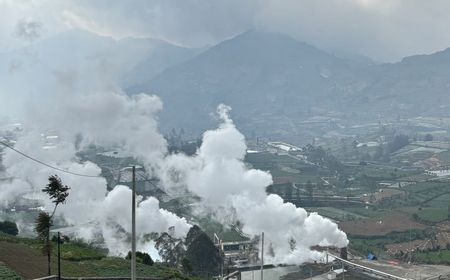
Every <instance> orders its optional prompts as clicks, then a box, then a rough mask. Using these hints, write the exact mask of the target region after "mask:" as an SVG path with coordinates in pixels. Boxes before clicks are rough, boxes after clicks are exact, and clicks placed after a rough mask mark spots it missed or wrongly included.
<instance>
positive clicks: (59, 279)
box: [58, 231, 61, 280]
mask: <svg viewBox="0 0 450 280" xmlns="http://www.w3.org/2000/svg"><path fill="white" fill-rule="evenodd" d="M58 280H61V234H60V232H59V231H58Z"/></svg>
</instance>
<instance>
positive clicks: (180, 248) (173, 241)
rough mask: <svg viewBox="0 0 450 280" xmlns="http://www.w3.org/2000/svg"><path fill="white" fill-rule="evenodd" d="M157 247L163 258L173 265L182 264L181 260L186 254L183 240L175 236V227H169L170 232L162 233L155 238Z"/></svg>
mask: <svg viewBox="0 0 450 280" xmlns="http://www.w3.org/2000/svg"><path fill="white" fill-rule="evenodd" d="M155 248H156V249H157V250H158V254H159V255H160V256H161V259H162V260H163V261H164V262H165V263H167V264H169V265H171V266H179V265H181V260H182V258H183V256H184V253H185V249H184V244H183V240H181V239H179V238H175V237H173V227H171V228H169V233H167V232H163V233H161V234H160V235H159V236H158V237H157V238H156V240H155Z"/></svg>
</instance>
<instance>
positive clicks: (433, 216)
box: [416, 208, 448, 224]
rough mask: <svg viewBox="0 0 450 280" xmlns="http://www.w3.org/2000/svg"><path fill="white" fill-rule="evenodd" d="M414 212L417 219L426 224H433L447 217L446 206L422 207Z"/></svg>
mask: <svg viewBox="0 0 450 280" xmlns="http://www.w3.org/2000/svg"><path fill="white" fill-rule="evenodd" d="M416 213H417V216H418V218H419V221H421V222H425V223H427V224H435V223H439V222H442V221H445V220H447V219H448V209H447V208H423V209H422V210H420V211H418V212H416Z"/></svg>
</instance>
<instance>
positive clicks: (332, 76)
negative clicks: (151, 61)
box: [130, 31, 365, 131]
mask: <svg viewBox="0 0 450 280" xmlns="http://www.w3.org/2000/svg"><path fill="white" fill-rule="evenodd" d="M360 67H361V66H360V64H357V63H352V62H350V61H348V60H344V59H340V58H338V57H335V56H333V55H330V54H328V53H326V52H324V51H321V50H319V49H317V48H315V47H313V46H310V45H308V44H305V43H301V42H298V41H295V40H294V39H292V38H290V37H287V36H284V35H279V34H273V33H266V32H260V31H248V32H246V33H243V34H241V35H238V36H236V37H235V38H232V39H231V40H228V41H225V42H222V43H220V44H218V45H216V46H214V47H212V48H210V49H209V50H207V51H205V52H204V53H201V54H200V55H198V56H196V57H195V58H193V59H191V60H188V61H187V62H184V63H182V64H180V65H177V66H174V67H171V68H169V69H167V70H165V71H163V72H162V73H161V74H159V75H158V76H156V77H155V78H154V79H153V80H151V81H149V82H147V83H145V84H142V85H139V86H135V87H132V88H130V92H139V91H146V92H155V93H156V94H158V95H159V96H161V98H162V99H163V101H164V104H165V110H164V112H163V115H162V122H163V125H165V126H171V127H180V126H181V127H187V128H190V129H194V130H198V131H200V130H202V129H203V128H204V127H207V126H209V125H210V124H211V121H212V118H211V116H210V114H211V112H214V110H215V107H216V106H217V104H219V103H222V102H223V103H226V104H228V105H230V106H232V107H233V116H234V117H235V119H236V121H237V122H238V123H240V124H241V125H243V126H245V125H246V124H247V125H248V126H253V125H255V122H258V121H261V122H264V121H265V118H267V117H268V116H275V115H276V117H277V118H280V119H281V120H282V119H283V118H284V119H288V120H289V119H293V118H305V117H307V116H309V115H311V111H319V112H326V111H327V110H329V108H333V109H334V108H341V107H342V106H343V104H342V102H341V97H342V95H343V94H344V93H346V92H351V91H352V90H353V88H357V87H358V84H363V83H365V78H364V76H363V72H364V71H361V70H360ZM355 73H357V74H358V75H359V76H360V77H362V78H355ZM266 124H267V123H266ZM281 125H282V124H281V123H280V126H281Z"/></svg>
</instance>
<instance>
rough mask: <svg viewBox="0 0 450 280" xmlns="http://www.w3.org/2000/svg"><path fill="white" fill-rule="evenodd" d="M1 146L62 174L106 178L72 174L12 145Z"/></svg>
mask: <svg viewBox="0 0 450 280" xmlns="http://www.w3.org/2000/svg"><path fill="white" fill-rule="evenodd" d="M0 144H2V145H3V146H5V147H7V148H9V149H11V150H13V151H14V152H16V153H18V154H20V155H22V156H23V157H26V158H28V159H30V160H32V161H34V162H37V163H39V164H42V165H44V166H46V167H48V168H52V169H55V170H58V171H60V172H64V173H67V174H71V175H74V176H80V177H89V178H104V176H98V175H87V174H81V173H76V172H71V171H68V170H64V169H61V168H58V167H56V166H53V165H50V164H48V163H45V162H43V161H41V160H39V159H37V158H34V157H31V156H29V155H27V154H25V153H24V152H21V151H19V150H17V149H15V148H14V147H12V146H11V145H8V144H6V143H5V142H3V141H0Z"/></svg>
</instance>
